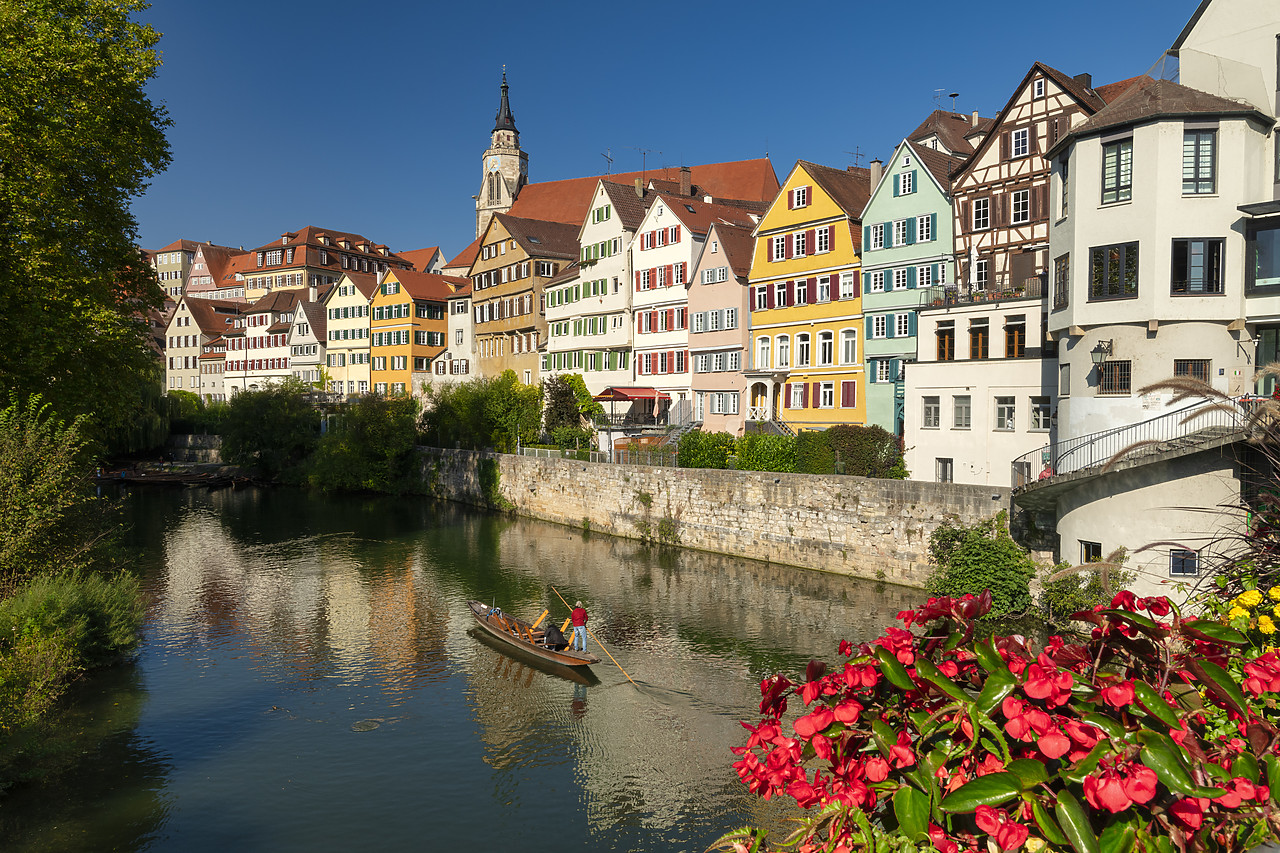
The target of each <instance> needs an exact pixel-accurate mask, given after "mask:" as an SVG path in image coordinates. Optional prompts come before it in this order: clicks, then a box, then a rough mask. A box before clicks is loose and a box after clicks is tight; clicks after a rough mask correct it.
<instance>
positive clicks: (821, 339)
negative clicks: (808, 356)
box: [818, 332, 836, 364]
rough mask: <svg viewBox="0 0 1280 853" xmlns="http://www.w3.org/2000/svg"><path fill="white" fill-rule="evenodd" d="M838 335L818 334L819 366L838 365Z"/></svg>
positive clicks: (833, 333) (832, 333)
mask: <svg viewBox="0 0 1280 853" xmlns="http://www.w3.org/2000/svg"><path fill="white" fill-rule="evenodd" d="M835 350H836V333H835V332H818V364H835V363H836V352H835Z"/></svg>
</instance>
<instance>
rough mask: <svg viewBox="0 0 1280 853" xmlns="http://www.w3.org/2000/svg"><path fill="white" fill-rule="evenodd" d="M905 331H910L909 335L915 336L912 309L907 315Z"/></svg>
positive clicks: (914, 317)
mask: <svg viewBox="0 0 1280 853" xmlns="http://www.w3.org/2000/svg"><path fill="white" fill-rule="evenodd" d="M907 324H908V325H907V331H908V332H910V333H911V337H913V338H914V337H915V336H916V312H914V311H912V312H911V313H910V314H908V315H907Z"/></svg>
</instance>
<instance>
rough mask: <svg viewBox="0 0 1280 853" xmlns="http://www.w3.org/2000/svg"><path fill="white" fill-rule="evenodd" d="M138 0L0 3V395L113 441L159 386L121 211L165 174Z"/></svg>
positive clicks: (141, 287)
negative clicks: (1, 354) (88, 426)
mask: <svg viewBox="0 0 1280 853" xmlns="http://www.w3.org/2000/svg"><path fill="white" fill-rule="evenodd" d="M145 8H147V5H146V4H145V3H143V2H138V0H0V152H3V154H2V155H0V336H3V338H4V340H5V343H6V345H7V346H8V347H9V351H10V352H11V353H20V354H21V357H18V358H7V359H4V360H3V361H2V362H0V387H3V388H5V389H7V390H9V391H11V392H15V393H16V394H17V395H18V396H19V397H25V396H27V395H28V394H31V393H35V392H40V393H43V394H44V396H45V399H46V400H47V401H48V402H49V403H50V404H52V405H53V407H54V409H55V410H56V411H58V412H59V413H60V414H61V415H63V416H64V417H70V418H74V417H76V416H79V415H86V416H88V417H90V418H91V420H92V426H93V428H94V429H95V430H96V431H97V432H98V434H99V435H101V436H107V437H114V436H116V435H119V434H120V433H122V432H125V431H126V430H127V429H128V427H129V425H130V424H132V422H133V421H134V420H135V419H136V418H138V417H139V416H142V415H144V414H145V413H144V411H143V410H144V406H145V403H144V401H143V389H144V388H145V387H148V386H150V385H153V384H155V383H157V382H158V381H159V374H158V369H157V368H158V366H157V362H156V356H155V353H154V351H153V350H151V349H150V343H149V337H150V329H149V326H148V323H147V312H148V311H150V310H154V309H156V308H158V307H159V306H160V305H162V304H163V300H164V294H163V292H162V291H161V290H160V288H159V285H158V283H157V282H156V279H155V274H154V272H153V271H152V270H151V269H150V267H149V266H148V265H147V264H146V262H145V260H144V258H143V256H142V254H141V253H140V252H139V250H138V249H137V247H136V244H137V223H136V222H135V220H134V218H133V215H132V213H131V211H130V208H129V203H130V199H131V198H133V197H135V196H137V195H139V194H140V193H141V192H142V191H143V190H144V189H145V187H146V186H147V184H148V182H149V180H150V179H151V178H152V177H153V176H155V175H156V174H158V173H159V172H160V171H162V170H163V169H164V168H165V167H166V166H167V165H168V163H169V147H168V143H167V142H166V141H165V137H164V130H165V128H166V127H167V126H168V125H169V124H170V121H169V119H168V118H167V116H166V114H165V110H164V108H163V107H160V106H157V105H155V104H152V103H151V101H150V100H149V99H148V97H147V95H146V88H145V87H146V85H147V82H148V81H149V80H150V79H151V78H152V77H153V76H154V75H155V73H156V70H157V68H158V67H159V65H160V58H159V55H158V54H157V52H156V50H155V44H156V42H157V40H158V38H159V35H158V34H157V33H156V32H155V31H154V30H153V29H151V27H149V26H143V25H141V24H138V23H135V22H134V21H132V20H131V16H132V15H134V14H135V13H137V12H139V11H141V10H143V9H145Z"/></svg>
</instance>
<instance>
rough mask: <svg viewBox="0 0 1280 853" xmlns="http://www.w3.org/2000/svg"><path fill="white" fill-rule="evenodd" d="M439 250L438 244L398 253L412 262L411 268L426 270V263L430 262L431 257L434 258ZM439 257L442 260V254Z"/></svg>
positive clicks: (420, 270) (419, 270)
mask: <svg viewBox="0 0 1280 853" xmlns="http://www.w3.org/2000/svg"><path fill="white" fill-rule="evenodd" d="M439 252H440V247H439V246H428V247H427V248H425V249H413V250H412V251H408V252H399V253H398V254H399V255H400V257H402V258H404V259H405V260H406V261H408V262H409V263H411V264H413V268H414V269H415V270H417V271H418V272H426V271H427V265H428V264H430V263H431V261H432V259H433V258H435V256H436V255H437V254H438V253H439ZM440 259H441V260H442V261H443V260H444V256H443V255H441V256H440Z"/></svg>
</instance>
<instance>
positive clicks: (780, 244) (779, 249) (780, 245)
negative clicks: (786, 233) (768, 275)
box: [773, 237, 787, 261]
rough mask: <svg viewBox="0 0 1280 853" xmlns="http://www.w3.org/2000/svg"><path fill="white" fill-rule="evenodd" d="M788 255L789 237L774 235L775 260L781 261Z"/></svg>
mask: <svg viewBox="0 0 1280 853" xmlns="http://www.w3.org/2000/svg"><path fill="white" fill-rule="evenodd" d="M786 257H787V238H786V237H774V238H773V260H775V261H781V260H785V259H786Z"/></svg>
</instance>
